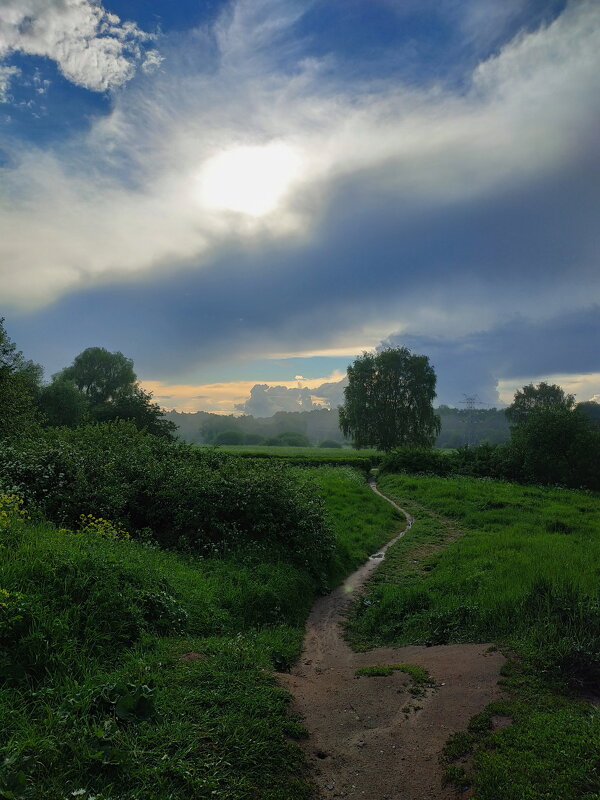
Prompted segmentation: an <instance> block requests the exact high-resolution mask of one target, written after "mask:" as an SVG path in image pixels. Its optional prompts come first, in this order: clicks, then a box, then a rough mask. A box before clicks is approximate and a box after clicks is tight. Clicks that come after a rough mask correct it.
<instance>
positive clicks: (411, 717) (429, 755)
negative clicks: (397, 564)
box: [280, 485, 504, 800]
mask: <svg viewBox="0 0 600 800" xmlns="http://www.w3.org/2000/svg"><path fill="white" fill-rule="evenodd" d="M373 488H374V490H375V491H377V490H376V488H375V487H374V485H373ZM377 493H378V494H379V492H377ZM382 496H383V495H382ZM386 499H387V498H386ZM388 502H391V501H388ZM393 505H395V504H393ZM396 507H397V508H398V506H396ZM399 510H400V511H402V513H403V514H404V515H405V517H406V519H407V527H406V529H405V530H407V529H408V527H410V525H411V524H412V519H411V518H410V516H409V515H408V514H407V513H406V512H405V511H404V510H403V509H399ZM403 533H404V531H403V532H402V533H401V534H400V536H401V535H402V534H403ZM397 538H399V537H396V539H397ZM396 539H393V540H392V541H391V542H390V543H389V544H388V545H387V546H386V548H383V549H382V551H380V552H379V553H376V554H375V555H374V556H371V558H370V559H369V561H367V562H366V563H365V564H364V565H363V566H362V567H361V568H360V569H359V570H357V572H355V573H354V574H353V575H351V576H350V577H349V578H348V579H347V580H346V582H345V583H344V584H343V585H342V586H340V587H338V588H337V589H336V590H335V591H333V592H332V593H331V594H329V595H327V596H326V597H322V598H320V599H319V600H318V601H317V602H316V603H315V605H314V607H313V609H312V612H311V614H310V617H309V619H308V622H307V626H306V634H305V638H304V646H303V652H302V656H301V658H300V660H299V661H298V664H297V665H296V666H295V667H294V669H293V670H292V672H291V673H290V674H289V675H281V676H280V679H281V683H282V684H283V685H284V686H285V687H286V688H287V689H288V690H289V691H290V692H291V694H292V695H293V698H294V700H293V708H294V710H295V711H297V712H299V713H300V714H301V715H302V717H303V718H304V724H305V726H306V728H307V729H308V731H309V738H308V740H307V741H306V743H305V744H304V748H305V750H306V753H307V756H308V760H309V764H310V766H311V769H312V772H313V775H314V781H315V784H316V786H317V789H318V792H319V794H320V796H321V797H323V798H329V797H348V798H356V799H357V800H358V799H360V800H450V799H451V798H455V797H456V796H457V795H456V791H455V790H453V789H451V788H449V787H442V775H443V767H442V765H441V763H440V753H441V751H442V748H443V746H444V744H445V742H446V740H447V738H448V737H449V736H450V734H452V733H456V732H458V731H461V730H465V728H466V727H467V725H468V722H469V720H470V719H471V717H473V716H474V715H475V714H477V713H479V712H480V711H482V710H483V709H484V708H485V706H487V705H488V704H489V703H491V702H492V701H494V700H497V699H498V698H499V697H500V692H499V689H498V687H497V681H498V677H499V672H500V668H501V666H502V664H503V663H504V657H503V656H502V654H501V653H499V652H497V651H495V650H494V649H492V650H490V644H489V643H485V644H460V645H444V646H438V647H416V646H410V647H402V648H377V649H374V650H371V651H369V652H366V653H355V652H353V651H352V650H351V649H350V647H349V646H348V645H347V644H346V642H345V640H344V638H343V636H342V629H341V626H340V622H341V621H342V620H343V619H344V617H345V614H346V612H347V610H348V608H349V607H350V605H351V603H352V602H353V600H354V599H355V597H356V593H357V592H358V591H359V590H360V589H361V588H362V586H363V585H364V583H365V581H366V579H367V578H368V576H369V575H370V573H371V572H372V571H373V570H374V569H376V568H377V566H378V564H379V563H381V561H382V559H383V557H384V556H385V550H386V549H387V547H389V546H391V544H393V542H395V541H396ZM386 664H390V665H392V664H413V665H415V666H419V667H423V668H425V669H426V670H427V671H428V672H429V673H430V675H431V677H432V678H433V679H434V680H435V682H436V684H437V686H436V688H434V689H427V690H426V691H424V693H421V692H419V691H415V689H414V687H413V684H412V682H411V680H410V678H409V677H408V676H407V675H406V674H405V673H403V672H400V671H394V672H392V674H391V675H387V676H379V677H357V676H356V674H355V672H356V670H357V669H358V668H360V667H370V666H377V665H386ZM421 694H422V696H419V695H421ZM464 796H466V795H463V797H464Z"/></svg>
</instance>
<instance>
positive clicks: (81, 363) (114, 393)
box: [58, 347, 137, 405]
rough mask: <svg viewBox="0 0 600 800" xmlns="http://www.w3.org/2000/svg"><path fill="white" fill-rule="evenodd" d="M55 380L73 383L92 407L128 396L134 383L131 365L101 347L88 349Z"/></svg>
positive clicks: (134, 376)
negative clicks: (124, 395)
mask: <svg viewBox="0 0 600 800" xmlns="http://www.w3.org/2000/svg"><path fill="white" fill-rule="evenodd" d="M58 377H59V378H60V379H62V380H69V381H73V383H74V384H75V386H77V388H78V389H79V390H80V391H81V392H83V393H84V394H85V395H86V397H87V398H88V399H89V401H90V403H91V404H92V405H96V404H98V403H105V402H107V401H109V400H116V399H117V398H118V397H120V396H121V395H123V394H129V393H130V392H131V390H132V387H133V386H134V385H135V382H136V381H137V376H136V374H135V372H134V371H133V361H132V360H131V359H130V358H126V356H124V355H123V353H119V352H116V353H110V352H109V351H108V350H106V349H105V348H104V347H88V348H87V350H84V351H83V352H82V353H80V354H79V355H78V356H77V357H76V358H75V360H74V361H73V363H72V364H71V366H70V367H67V368H66V369H64V370H63V371H62V372H61V373H60V375H59V376H58Z"/></svg>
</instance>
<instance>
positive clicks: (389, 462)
mask: <svg viewBox="0 0 600 800" xmlns="http://www.w3.org/2000/svg"><path fill="white" fill-rule="evenodd" d="M381 471H382V472H416V473H423V474H427V475H439V476H440V477H444V476H446V475H449V474H450V473H451V472H452V471H453V461H452V454H450V453H445V452H444V451H442V450H431V449H429V448H425V447H399V448H397V449H396V450H392V452H391V453H387V455H385V456H384V457H383V459H382V461H381Z"/></svg>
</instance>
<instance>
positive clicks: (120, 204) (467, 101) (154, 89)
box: [0, 0, 600, 308]
mask: <svg viewBox="0 0 600 800" xmlns="http://www.w3.org/2000/svg"><path fill="white" fill-rule="evenodd" d="M28 1H29V2H30V3H33V0H28ZM6 8H7V9H8V10H10V12H11V14H12V15H13V18H14V19H20V18H21V15H22V13H24V12H22V11H21V10H18V9H20V8H21V6H20V5H19V6H17V4H16V2H11V3H10V4H9V5H8V6H7V7H6ZM46 8H47V9H48V10H47V11H43V9H46ZM40 9H42V10H40ZM58 9H62V11H60V13H59V11H58ZM34 10H35V12H36V13H37V15H38V16H34V20H42V19H45V17H43V14H45V13H47V14H50V15H51V17H50V18H49V20H51V21H52V22H53V24H52V25H48V30H49V31H50V33H48V34H44V36H42V34H41V33H39V32H38V29H39V30H41V22H40V24H39V25H38V24H37V22H36V23H35V25H34V26H33V29H32V30H33V32H32V33H31V34H29V33H28V34H27V35H28V36H31V37H33V39H32V41H33V40H35V41H36V42H38V44H37V45H35V46H36V47H37V48H38V49H43V48H46V50H50V48H51V44H48V42H49V41H50V40H49V39H48V36H50V37H51V41H52V42H54V40H55V39H57V41H58V38H60V37H59V34H58V33H57V31H63V29H64V25H65V24H66V22H65V20H66V19H69V20H72V21H71V22H70V23H69V30H72V31H75V32H78V33H77V37H79V38H78V39H77V41H78V42H80V41H84V40H85V35H84V34H85V31H86V30H88V29H89V30H92V28H91V27H90V26H92V27H93V25H95V26H96V28H93V30H96V29H97V28H98V26H100V27H102V25H103V24H104V25H106V26H107V27H106V34H105V35H104V36H100V37H97V39H98V41H100V42H101V45H98V46H101V48H105V49H104V50H102V49H101V51H100V52H102V53H105V54H106V58H107V59H108V61H109V62H110V64H111V65H112V66H106V69H105V68H104V66H103V65H105V60H104V56H103V57H102V58H101V57H98V58H97V59H92V60H93V65H92V66H90V64H88V62H87V61H79V60H78V59H77V58H75V56H73V57H72V58H71V56H69V57H68V59H67V55H65V59H67V60H65V61H64V65H66V64H67V63H68V64H70V65H71V66H69V67H67V66H63V68H64V69H67V68H68V69H69V70H71V72H70V73H69V74H72V75H73V76H75V77H76V76H79V77H77V80H80V81H83V82H85V81H87V84H86V85H89V86H92V85H93V86H97V87H100V86H101V85H104V83H106V85H108V84H109V83H111V82H112V85H116V84H117V83H118V82H119V81H121V82H122V81H124V80H126V79H128V77H130V73H131V69H132V62H131V60H127V58H126V56H125V50H124V48H125V45H126V43H127V42H129V41H130V40H131V41H132V42H134V43H137V44H135V46H141V44H140V41H141V39H143V36H142V34H141V32H138V31H137V29H135V30H134V28H135V26H134V28H132V27H131V24H130V23H120V22H118V21H116V20H113V18H112V15H109V14H108V13H107V12H105V11H103V10H102V9H101V7H100V6H98V5H96V4H93V5H90V3H84V2H83V1H82V0H81V2H77V3H75V2H74V0H73V2H71V3H65V2H62V3H60V4H59V3H58V1H57V2H54V3H51V4H49V5H47V6H46V5H42V4H41V0H40V2H39V3H38V4H37V5H36V6H35V9H34ZM4 13H5V14H7V11H6V9H5V12H4ZM65 15H66V16H65ZM299 15H300V5H299V4H296V3H289V4H287V3H286V4H281V3H275V2H272V1H268V0H252V2H250V1H249V0H239V2H237V3H236V4H234V5H233V7H232V10H231V11H230V12H228V13H227V14H225V15H222V17H221V18H220V20H219V22H218V25H217V26H216V28H215V29H214V30H211V31H206V30H199V31H195V32H193V33H192V34H188V35H187V38H186V37H183V39H182V38H181V35H178V36H179V38H178V39H177V40H176V41H175V40H171V45H170V46H171V49H170V50H169V41H167V40H165V43H164V49H165V53H166V55H167V56H168V58H167V60H166V61H165V65H164V69H163V70H162V71H161V73H160V74H158V75H155V76H153V77H151V78H146V77H143V76H140V77H139V78H138V79H137V80H136V81H134V82H133V83H132V84H131V85H130V88H129V89H128V90H127V91H124V92H123V93H121V94H120V95H119V97H118V98H117V99H116V101H115V106H114V109H113V111H112V112H111V113H110V115H109V116H108V117H106V118H104V119H101V120H97V121H96V122H95V123H94V124H93V126H92V128H91V130H90V131H89V132H88V133H87V134H86V135H85V136H84V137H83V138H82V139H79V140H72V141H70V142H68V143H67V144H66V145H65V146H64V148H62V149H61V148H58V149H56V150H54V151H53V152H50V151H47V152H40V151H38V150H35V151H25V152H22V151H18V152H17V155H18V159H17V161H18V165H17V166H16V167H15V168H14V169H10V170H7V169H5V170H4V176H3V177H4V183H5V186H6V189H5V193H6V194H5V196H6V197H7V198H9V199H10V206H9V205H8V203H7V205H6V207H5V208H4V209H3V210H2V214H1V220H0V232H1V234H2V236H1V244H0V262H1V263H2V264H3V268H2V269H1V270H0V289H1V290H2V294H3V297H4V298H5V301H6V302H7V303H10V304H12V305H14V306H17V307H19V306H20V307H30V308H31V307H36V306H37V307H39V306H42V305H44V304H46V303H48V302H52V301H55V300H56V299H57V298H58V297H60V296H62V295H64V294H65V293H68V292H73V291H77V290H81V289H84V288H86V287H93V286H97V285H99V284H106V283H114V282H116V281H130V280H142V279H146V278H148V276H151V277H152V279H156V278H157V277H158V276H160V275H161V274H164V273H165V271H171V270H173V269H174V268H175V267H178V268H181V269H188V270H194V271H198V270H204V271H212V270H214V269H215V268H216V264H217V262H218V261H219V259H220V258H222V257H223V256H225V255H227V253H229V252H231V251H232V250H236V249H237V247H238V245H239V244H240V243H243V247H244V248H245V249H246V250H247V251H249V252H261V253H262V252H264V251H266V250H269V249H276V248H279V255H280V256H283V257H280V258H279V264H280V265H281V266H280V268H281V269H282V270H285V269H286V263H287V262H288V258H287V255H288V254H290V253H291V254H293V253H295V252H297V251H298V249H299V248H305V249H307V248H308V249H309V248H310V247H311V246H312V245H313V244H314V243H315V242H319V241H321V240H322V237H323V236H324V229H323V225H324V223H325V221H326V220H327V219H328V217H329V216H330V215H331V214H332V213H335V211H334V208H333V204H334V203H336V202H338V198H340V197H341V196H343V195H344V193H346V194H347V192H348V187H351V189H352V191H353V192H356V193H355V194H353V196H352V197H348V196H347V197H346V199H345V200H342V202H343V203H344V204H345V205H346V206H348V205H349V204H351V205H352V206H353V207H352V209H351V211H353V212H354V213H355V214H363V215H368V214H369V210H370V207H371V205H372V204H373V203H383V204H384V205H387V206H388V207H395V209H396V214H397V216H399V217H404V218H405V219H406V220H409V219H410V218H415V217H419V216H420V217H422V218H424V217H426V216H431V215H434V214H435V213H436V212H437V213H438V214H440V215H441V214H442V213H446V212H450V213H452V209H455V208H460V207H463V208H464V207H466V206H468V205H469V204H479V203H482V202H484V201H486V200H488V198H490V197H497V196H498V193H502V192H504V191H505V190H506V188H507V187H511V188H513V189H514V190H515V191H520V190H521V189H523V187H526V186H527V184H528V183H529V182H532V181H536V180H541V179H543V177H544V176H547V175H548V174H550V173H555V172H557V171H558V170H560V169H561V168H562V167H563V166H564V165H567V164H569V163H570V162H571V160H572V159H573V153H574V150H575V149H577V148H578V147H579V149H580V152H582V151H585V143H586V141H588V140H590V141H591V139H590V137H591V136H592V131H593V130H595V123H596V118H597V113H598V103H597V101H595V100H594V99H593V98H594V96H595V94H594V93H595V86H596V76H597V69H598V63H599V56H598V53H599V52H600V7H599V6H598V5H597V4H596V3H594V2H591V1H588V2H586V0H582V2H576V3H573V4H571V5H570V6H569V7H568V8H567V10H566V11H565V12H564V13H563V14H562V15H561V16H560V17H559V18H558V19H556V20H555V21H554V22H553V23H552V24H550V25H548V26H546V27H543V28H540V29H539V30H536V31H534V32H532V33H530V34H528V35H524V36H520V37H518V38H516V39H515V40H514V41H512V42H511V43H510V44H508V45H507V46H505V47H504V48H503V49H502V51H501V52H500V53H499V54H498V55H496V56H495V57H493V58H490V59H488V60H487V61H485V62H483V63H482V64H481V65H480V66H479V67H478V68H477V70H476V71H475V72H474V74H473V76H472V81H471V83H470V85H469V86H468V88H467V89H466V90H461V91H449V90H442V89H440V88H439V87H438V86H433V87H432V86H423V87H414V86H411V87H408V86H405V85H403V84H402V83H401V82H398V81H397V80H394V81H385V80H383V81H379V82H376V83H373V84H370V83H365V84H361V83H360V82H355V83H353V84H351V85H344V84H343V83H340V82H339V80H337V79H336V80H333V79H331V78H330V76H329V75H328V73H327V71H326V69H325V66H324V64H323V63H322V62H319V61H315V60H314V59H313V60H308V61H307V60H306V59H302V58H301V48H300V44H299V43H298V42H296V41H294V40H293V39H290V38H289V37H288V32H289V30H290V25H292V23H293V22H294V20H296V19H297V18H298V16H299ZM80 16H81V17H82V21H81V22H78V20H79V17H80ZM105 18H106V19H105ZM102 20H104V22H102ZM15 25H17V23H16V22H15V23H13V28H14V26H15ZM61 26H62V27H61ZM86 26H87V27H86ZM10 30H12V28H10ZM23 35H24V34H21V36H23ZM61 35H62V34H61ZM144 36H145V34H144ZM52 37H54V38H52ZM57 37H58V38H57ZM82 37H83V39H82ZM60 41H61V42H63V39H60ZM93 41H94V42H95V41H96V39H94V40H93ZM44 42H45V44H44ZM64 42H66V43H64ZM64 42H63V45H61V47H63V49H64V52H65V53H67V52H69V53H71V50H70V49H69V48H70V47H71V44H69V43H70V42H71V39H70V38H68V37H67V39H66V40H64ZM102 42H104V43H103V44H102ZM110 42H112V44H110V46H109V44H108V43H110ZM9 46H13V47H14V46H16V44H14V43H13V44H8V43H5V47H9ZM78 46H79V45H78ZM94 46H95V45H94ZM132 46H134V45H132ZM33 47H34V45H33V44H31V49H33ZM52 47H54V45H52ZM73 47H74V48H75V50H74V51H73V52H79V51H78V50H77V48H76V47H75V45H73ZM106 48H108V49H106ZM177 51H179V53H178V52H177ZM61 52H62V50H61ZM86 52H87V51H86ZM111 59H112V60H111ZM285 59H287V61H286V60H285ZM282 60H283V61H285V64H286V67H285V68H283V67H282V66H281V63H282ZM290 60H291V61H290ZM61 63H63V62H61ZM96 66H98V70H99V71H98V73H96V72H94V70H95V69H96ZM88 68H89V70H90V72H89V74H87V73H86V74H87V77H85V75H84V73H85V70H86V69H88ZM75 77H74V78H73V79H75ZM103 82H104V83H103ZM107 82H108V83H107ZM586 137H587V139H586ZM240 146H244V147H246V146H247V147H255V148H256V147H263V146H265V147H271V146H277V147H279V146H285V147H287V148H290V151H293V152H294V153H296V154H297V155H298V158H299V160H300V162H301V163H302V170H301V174H300V175H298V176H296V177H294V179H293V180H290V182H289V185H288V186H287V189H286V191H285V192H283V193H282V195H281V198H280V200H279V202H278V204H277V206H276V208H275V209H274V210H272V211H270V212H269V213H265V214H264V215H262V216H258V217H252V216H251V215H247V214H240V213H236V212H235V211H230V210H227V209H213V210H211V209H210V208H207V207H206V206H205V205H203V204H202V199H201V198H200V199H199V197H198V190H197V176H198V174H199V173H200V172H201V170H202V168H203V166H204V165H206V163H208V162H209V161H210V159H212V158H214V157H215V156H218V155H219V154H222V153H223V152H224V151H227V150H231V149H232V148H237V147H240ZM589 147H591V144H590V145H589ZM588 149H589V148H588ZM33 231H35V235H33V234H32V232H33ZM399 244H400V246H401V244H402V243H401V242H399ZM400 252H401V253H402V250H400ZM405 256H406V254H405V255H404V258H405ZM257 260H259V259H257ZM482 266H484V265H482Z"/></svg>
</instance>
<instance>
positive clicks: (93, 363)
mask: <svg viewBox="0 0 600 800" xmlns="http://www.w3.org/2000/svg"><path fill="white" fill-rule="evenodd" d="M68 384H70V385H71V386H73V387H74V388H75V391H78V392H80V394H81V398H83V401H84V402H85V404H86V405H87V409H88V414H87V416H89V419H91V420H92V421H94V422H112V421H113V420H116V419H123V420H129V421H131V422H133V423H134V424H135V426H136V427H137V428H139V429H140V430H145V431H147V432H148V433H152V434H154V435H155V436H162V437H165V438H167V439H172V438H174V431H175V430H176V429H177V425H175V423H173V422H171V421H170V420H168V419H166V418H165V416H164V412H163V410H162V409H161V407H160V406H159V405H158V403H153V402H152V394H151V393H150V392H147V391H145V390H144V389H142V387H141V386H140V385H139V384H138V383H137V376H136V374H135V372H134V370H133V361H132V360H131V359H130V358H127V357H126V356H124V355H123V353H120V352H116V353H110V352H109V351H108V350H105V349H104V348H103V347H88V348H87V350H84V351H83V352H82V353H80V354H79V355H78V356H77V357H76V358H75V360H74V361H73V363H72V364H71V366H70V367H66V369H63V371H62V372H59V373H58V375H55V376H54V380H53V383H52V384H51V386H50V387H48V400H52V399H53V397H55V396H56V395H59V394H62V395H63V397H64V399H65V400H68V401H69V403H70V404H71V409H70V410H71V411H73V415H70V411H69V409H67V408H65V409H63V412H64V414H63V420H64V418H65V417H66V418H68V419H71V422H65V421H63V422H62V423H60V424H67V425H70V424H75V425H76V424H78V423H77V422H76V421H73V420H74V415H75V412H76V409H75V408H74V406H76V405H77V403H76V402H75V400H76V398H75V397H74V395H73V394H72V392H71V391H70V390H68V389H67V388H66V387H67V386H68ZM80 405H81V404H80ZM49 416H50V415H49ZM52 418H53V419H60V414H58V413H56V414H54V415H53V417H52ZM80 421H82V420H80ZM51 424H54V423H51Z"/></svg>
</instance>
